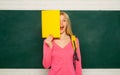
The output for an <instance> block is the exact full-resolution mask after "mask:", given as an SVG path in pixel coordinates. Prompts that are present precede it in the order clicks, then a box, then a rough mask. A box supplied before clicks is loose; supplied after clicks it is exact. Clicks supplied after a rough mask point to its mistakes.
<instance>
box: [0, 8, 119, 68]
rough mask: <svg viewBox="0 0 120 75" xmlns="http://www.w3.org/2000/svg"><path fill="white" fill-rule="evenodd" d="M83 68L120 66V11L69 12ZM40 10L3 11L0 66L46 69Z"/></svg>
mask: <svg viewBox="0 0 120 75" xmlns="http://www.w3.org/2000/svg"><path fill="white" fill-rule="evenodd" d="M66 12H67V13H68V14H69V16H70V19H71V23H72V30H73V33H74V34H75V35H76V36H77V37H78V38H79V40H80V47H81V56H82V66H83V68H120V11H66ZM42 45H43V39H42V38H41V11H25V10H24V11H18V10H8V11H5V10H1V11H0V68H43V66H42V56H43V54H42V53H43V47H42Z"/></svg>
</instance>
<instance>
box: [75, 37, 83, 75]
mask: <svg viewBox="0 0 120 75" xmlns="http://www.w3.org/2000/svg"><path fill="white" fill-rule="evenodd" d="M76 51H77V55H78V58H79V61H76V75H82V64H81V54H80V46H79V39H78V38H77V50H76Z"/></svg>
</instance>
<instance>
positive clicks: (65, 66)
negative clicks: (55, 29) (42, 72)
mask: <svg viewBox="0 0 120 75" xmlns="http://www.w3.org/2000/svg"><path fill="white" fill-rule="evenodd" d="M71 35H73V33H72V30H71V25H70V19H69V16H68V15H67V13H65V12H60V38H59V39H54V38H53V37H52V35H50V36H48V37H47V38H46V39H45V40H44V44H43V66H44V67H45V68H47V69H48V68H50V70H49V73H48V75H82V65H81V55H80V48H79V40H78V38H76V44H77V49H76V53H77V57H78V59H79V60H78V61H77V60H76V61H75V62H76V64H75V65H76V68H74V65H73V55H74V49H73V46H72V41H71Z"/></svg>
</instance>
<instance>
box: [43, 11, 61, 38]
mask: <svg viewBox="0 0 120 75" xmlns="http://www.w3.org/2000/svg"><path fill="white" fill-rule="evenodd" d="M49 35H52V36H53V37H54V38H59V37H60V10H43V11H42V38H46V37H48V36H49Z"/></svg>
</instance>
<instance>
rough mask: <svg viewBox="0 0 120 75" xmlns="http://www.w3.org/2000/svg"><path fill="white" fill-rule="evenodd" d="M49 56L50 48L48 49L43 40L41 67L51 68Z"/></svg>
mask: <svg viewBox="0 0 120 75" xmlns="http://www.w3.org/2000/svg"><path fill="white" fill-rule="evenodd" d="M51 54H52V48H50V47H49V46H48V45H47V44H46V43H45V40H44V42H43V61H42V63H43V66H44V68H49V67H50V66H51Z"/></svg>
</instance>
